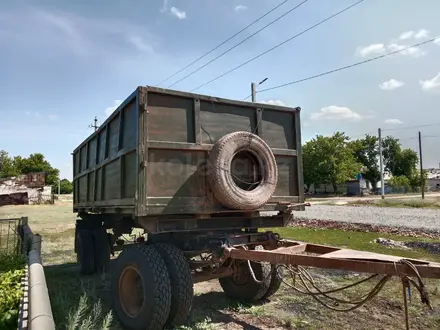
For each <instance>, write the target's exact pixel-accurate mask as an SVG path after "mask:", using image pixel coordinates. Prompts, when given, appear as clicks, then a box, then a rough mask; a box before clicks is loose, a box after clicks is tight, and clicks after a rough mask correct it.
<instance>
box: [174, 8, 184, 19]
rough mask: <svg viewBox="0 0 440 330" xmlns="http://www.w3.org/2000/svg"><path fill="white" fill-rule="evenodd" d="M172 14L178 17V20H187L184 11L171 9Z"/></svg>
mask: <svg viewBox="0 0 440 330" xmlns="http://www.w3.org/2000/svg"><path fill="white" fill-rule="evenodd" d="M170 13H171V14H172V15H174V16H176V17H177V18H178V19H185V18H186V13H185V12H184V11H181V10H179V9H178V8H176V7H171V9H170Z"/></svg>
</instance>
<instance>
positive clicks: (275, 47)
mask: <svg viewBox="0 0 440 330" xmlns="http://www.w3.org/2000/svg"><path fill="white" fill-rule="evenodd" d="M363 1H364V0H359V1H358V2H356V3H354V4H352V5H350V6H348V7H346V8H344V9H343V10H341V11H339V12H337V13H335V14H333V15H331V16H329V17H327V18H326V19H324V20H322V21H320V22H319V23H316V24H315V25H312V26H311V27H309V28H307V29H305V30H303V31H302V32H300V33H298V34H296V35H294V36H293V37H291V38H289V39H287V40H285V41H283V42H281V43H279V44H278V45H276V46H274V47H272V48H270V49H268V50H266V51H265V52H263V53H261V54H259V55H257V56H255V57H253V58H251V59H250V60H248V61H246V62H244V63H242V64H240V65H238V66H236V67H235V68H233V69H231V70H229V71H227V72H225V73H223V74H221V75H219V76H217V77H215V78H214V79H211V80H210V81H208V82H206V83H203V84H201V85H199V86H198V87H196V88H194V89H193V90H191V91H190V92H194V91H196V90H197V89H199V88H201V87H204V86H206V85H208V84H210V83H212V82H214V81H216V80H218V79H220V78H222V77H224V76H226V75H227V74H229V73H231V72H234V71H236V70H238V69H239V68H241V67H243V66H245V65H246V64H249V63H250V62H252V61H255V60H256V59H258V58H260V57H261V56H263V55H266V54H268V53H270V52H271V51H273V50H275V49H277V48H278V47H280V46H282V45H284V44H286V43H288V42H289V41H292V40H293V39H295V38H297V37H299V36H301V35H302V34H304V33H306V32H308V31H310V30H312V29H314V28H315V27H318V26H319V25H321V24H323V23H325V22H327V21H328V20H330V19H332V18H334V17H336V16H338V15H340V14H342V13H343V12H345V11H347V10H349V9H350V8H352V7H354V6H356V5H358V4H360V3H361V2H363Z"/></svg>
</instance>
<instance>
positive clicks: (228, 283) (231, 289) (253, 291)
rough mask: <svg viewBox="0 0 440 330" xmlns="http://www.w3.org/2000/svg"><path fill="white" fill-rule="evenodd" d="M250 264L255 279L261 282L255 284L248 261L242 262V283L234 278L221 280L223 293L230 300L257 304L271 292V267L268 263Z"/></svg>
mask: <svg viewBox="0 0 440 330" xmlns="http://www.w3.org/2000/svg"><path fill="white" fill-rule="evenodd" d="M255 249H256V250H257V249H258V250H261V249H262V247H261V246H257V247H255ZM250 264H251V267H252V269H253V270H254V274H255V278H256V279H257V280H258V281H260V282H255V281H254V279H253V278H252V275H251V272H250V270H249V265H248V262H247V261H244V262H242V263H241V264H240V265H239V266H238V270H239V272H241V276H242V279H241V280H242V281H243V282H242V283H237V282H236V281H235V278H234V276H228V277H221V278H219V282H220V286H221V287H222V289H223V292H224V293H225V294H226V295H227V296H229V297H230V298H232V299H236V300H240V301H243V302H248V303H249V302H255V301H259V300H262V299H263V297H264V295H265V294H266V292H267V291H268V290H269V287H270V284H271V270H272V267H271V265H270V264H269V263H267V262H253V261H250Z"/></svg>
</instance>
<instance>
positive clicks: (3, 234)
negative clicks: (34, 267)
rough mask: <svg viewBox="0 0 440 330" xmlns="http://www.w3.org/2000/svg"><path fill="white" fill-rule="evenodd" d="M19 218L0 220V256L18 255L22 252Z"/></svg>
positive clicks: (20, 220)
mask: <svg viewBox="0 0 440 330" xmlns="http://www.w3.org/2000/svg"><path fill="white" fill-rule="evenodd" d="M21 226H22V219H21V218H13V219H0V254H7V255H11V254H15V255H18V254H19V253H21V252H23V251H22V239H21V236H20V228H21Z"/></svg>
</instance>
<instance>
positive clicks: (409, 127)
mask: <svg viewBox="0 0 440 330" xmlns="http://www.w3.org/2000/svg"><path fill="white" fill-rule="evenodd" d="M432 126H440V123H437V124H425V125H415V126H406V127H396V128H386V129H383V131H397V130H402V129H412V128H420V127H432Z"/></svg>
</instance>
